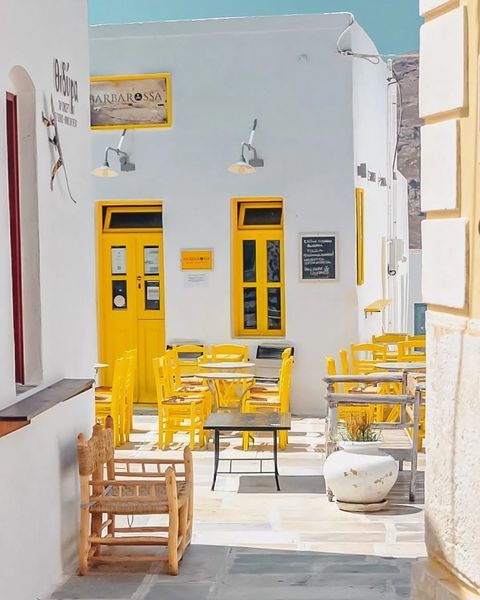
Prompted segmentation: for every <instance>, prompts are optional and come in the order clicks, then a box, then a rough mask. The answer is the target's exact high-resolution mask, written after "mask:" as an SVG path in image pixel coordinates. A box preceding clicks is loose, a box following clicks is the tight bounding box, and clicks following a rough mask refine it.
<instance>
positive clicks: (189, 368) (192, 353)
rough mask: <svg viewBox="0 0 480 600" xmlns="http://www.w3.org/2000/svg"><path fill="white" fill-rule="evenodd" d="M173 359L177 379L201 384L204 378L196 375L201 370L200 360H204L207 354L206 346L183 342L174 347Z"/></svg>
mask: <svg viewBox="0 0 480 600" xmlns="http://www.w3.org/2000/svg"><path fill="white" fill-rule="evenodd" d="M171 356H172V360H173V364H174V369H175V379H176V381H180V382H182V383H190V384H197V385H201V384H202V380H201V379H199V378H198V377H194V375H196V374H197V373H198V372H199V368H198V364H199V362H204V361H205V357H206V356H207V348H206V346H199V345H196V344H183V345H181V346H174V347H173V348H172V354H171Z"/></svg>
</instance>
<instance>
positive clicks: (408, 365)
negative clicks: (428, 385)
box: [375, 362, 427, 371]
mask: <svg viewBox="0 0 480 600" xmlns="http://www.w3.org/2000/svg"><path fill="white" fill-rule="evenodd" d="M375 368H376V369H382V370H387V371H422V370H423V369H426V368H427V363H424V362H385V363H376V364H375Z"/></svg>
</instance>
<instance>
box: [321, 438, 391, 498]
mask: <svg viewBox="0 0 480 600" xmlns="http://www.w3.org/2000/svg"><path fill="white" fill-rule="evenodd" d="M341 445H342V448H343V449H342V450H339V451H338V452H334V453H333V454H331V455H330V456H329V457H328V458H327V460H326V461H325V465H324V469H323V473H324V476H325V481H326V484H327V486H328V487H329V488H330V489H331V490H332V492H333V494H334V496H335V500H336V501H337V502H341V503H352V504H374V503H380V502H382V501H383V500H385V497H386V496H387V494H388V492H389V491H390V490H391V489H392V487H393V485H394V483H395V481H396V480H397V477H398V463H397V461H396V460H395V459H394V458H393V456H391V455H390V454H387V453H386V452H383V451H382V450H380V446H381V442H342V443H341ZM367 510H368V509H367Z"/></svg>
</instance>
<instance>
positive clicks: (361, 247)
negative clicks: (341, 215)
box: [355, 188, 365, 285]
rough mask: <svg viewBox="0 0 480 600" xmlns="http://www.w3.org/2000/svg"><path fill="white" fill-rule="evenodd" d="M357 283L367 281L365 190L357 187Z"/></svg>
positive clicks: (360, 283)
mask: <svg viewBox="0 0 480 600" xmlns="http://www.w3.org/2000/svg"><path fill="white" fill-rule="evenodd" d="M355 218H356V243H357V285H363V284H364V283H365V190H364V189H363V188H356V189H355Z"/></svg>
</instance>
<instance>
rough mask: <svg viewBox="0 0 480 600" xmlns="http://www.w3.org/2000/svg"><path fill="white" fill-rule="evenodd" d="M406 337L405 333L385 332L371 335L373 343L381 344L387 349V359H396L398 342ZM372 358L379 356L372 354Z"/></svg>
mask: <svg viewBox="0 0 480 600" xmlns="http://www.w3.org/2000/svg"><path fill="white" fill-rule="evenodd" d="M406 339H407V334H406V333H385V334H383V335H372V343H373V344H382V345H384V346H385V347H386V349H387V360H397V359H398V342H404V341H405V340H406ZM374 358H378V359H379V360H380V357H378V356H376V355H375V354H374Z"/></svg>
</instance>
